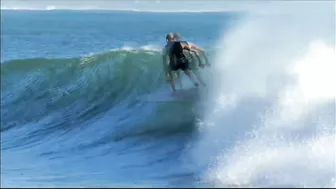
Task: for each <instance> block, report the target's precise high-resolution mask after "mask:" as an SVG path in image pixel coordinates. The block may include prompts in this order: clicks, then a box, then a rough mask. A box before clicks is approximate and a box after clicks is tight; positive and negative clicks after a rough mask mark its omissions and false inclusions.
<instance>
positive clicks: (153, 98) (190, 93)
mask: <svg viewBox="0 0 336 189" xmlns="http://www.w3.org/2000/svg"><path fill="white" fill-rule="evenodd" d="M198 94H199V89H198V88H189V89H180V90H176V92H175V93H174V94H173V93H172V92H171V91H165V92H157V93H152V94H148V95H145V96H142V97H141V99H142V100H144V101H148V102H171V101H180V100H189V99H192V98H194V97H197V95H198Z"/></svg>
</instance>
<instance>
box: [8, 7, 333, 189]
mask: <svg viewBox="0 0 336 189" xmlns="http://www.w3.org/2000/svg"><path fill="white" fill-rule="evenodd" d="M331 4H332V3H331ZM282 8H284V7H282ZM286 10H287V11H281V10H278V11H273V10H272V11H271V10H270V12H265V11H263V12H262V13H260V12H258V14H254V13H253V12H249V13H248V14H236V13H228V12H221V13H219V12H215V13H211V12H210V13H160V12H127V11H126V12H124V11H122V12H118V11H116V12H115V11H110V12H109V11H103V12H99V11H98V12H97V11H95V12H90V11H82V12H81V11H75V12H72V11H71V10H69V11H64V10H60V11H57V10H51V11H23V10H21V11H15V10H2V13H3V16H2V18H1V20H2V28H3V29H2V33H1V40H2V48H1V60H2V61H1V186H2V187H78V186H79V187H134V186H135V187H336V180H335V179H336V178H335V177H336V157H335V156H336V127H335V119H336V116H335V115H336V114H335V108H336V105H335V96H336V89H335V87H334V86H335V81H336V76H335V75H336V74H335V70H336V64H335V62H336V52H335V11H334V10H333V9H332V8H330V9H323V11H322V12H321V11H317V10H316V11H311V12H309V11H307V10H304V9H303V8H302V11H300V10H297V9H293V10H295V11H292V10H291V11H288V9H286ZM171 17H173V18H175V19H171ZM83 18H85V19H83ZM136 18H137V19H136ZM177 18H181V20H180V21H179V22H178V23H175V25H173V22H172V20H176V19H177ZM195 18H197V21H198V22H196V21H195ZM186 22H187V23H189V24H188V25H187V26H186V25H185V24H184V23H186ZM125 23H128V24H127V25H125ZM153 25H155V26H156V27H150V26H153ZM59 26H62V27H59ZM22 27H24V28H25V30H22ZM205 27H207V31H205V30H201V29H200V28H205ZM116 28H117V29H116ZM121 31H122V32H121ZM169 31H180V32H181V33H182V34H183V37H184V38H185V39H186V40H190V41H193V42H195V43H199V44H200V45H201V46H202V47H204V48H205V49H206V50H207V52H208V53H207V54H208V55H209V58H210V60H211V63H212V66H211V68H207V69H204V70H201V74H202V76H203V77H204V78H205V80H206V81H207V83H208V85H207V88H206V89H204V90H202V91H203V93H201V97H200V98H199V99H190V100H189V101H178V102H173V103H152V102H151V103H148V102H145V101H141V100H139V99H141V98H139V97H141V96H143V95H146V94H149V93H150V94H155V93H156V92H158V91H162V90H166V91H167V92H168V91H169V87H168V85H167V82H166V81H165V78H164V73H163V72H162V68H161V64H160V61H161V52H160V51H161V47H162V46H163V45H164V35H165V32H169ZM84 39H85V40H84ZM144 41H145V42H144ZM183 83H184V85H185V86H186V87H190V86H192V85H191V83H190V82H189V81H188V79H187V78H183Z"/></svg>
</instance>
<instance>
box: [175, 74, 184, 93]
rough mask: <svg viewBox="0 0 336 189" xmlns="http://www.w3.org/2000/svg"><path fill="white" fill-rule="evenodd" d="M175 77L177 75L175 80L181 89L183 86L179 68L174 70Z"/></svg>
mask: <svg viewBox="0 0 336 189" xmlns="http://www.w3.org/2000/svg"><path fill="white" fill-rule="evenodd" d="M176 77H177V81H178V84H179V86H180V89H182V88H183V86H182V78H181V74H180V70H177V71H176Z"/></svg>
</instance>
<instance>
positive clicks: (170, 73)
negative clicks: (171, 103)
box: [167, 71, 176, 92]
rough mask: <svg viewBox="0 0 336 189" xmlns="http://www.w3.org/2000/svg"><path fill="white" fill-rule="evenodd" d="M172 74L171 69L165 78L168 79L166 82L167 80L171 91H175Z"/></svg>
mask: <svg viewBox="0 0 336 189" xmlns="http://www.w3.org/2000/svg"><path fill="white" fill-rule="evenodd" d="M172 74H173V73H172V72H171V71H170V72H168V74H167V80H168V82H169V84H170V86H171V88H172V90H173V92H176V88H175V84H174V78H173V75H172Z"/></svg>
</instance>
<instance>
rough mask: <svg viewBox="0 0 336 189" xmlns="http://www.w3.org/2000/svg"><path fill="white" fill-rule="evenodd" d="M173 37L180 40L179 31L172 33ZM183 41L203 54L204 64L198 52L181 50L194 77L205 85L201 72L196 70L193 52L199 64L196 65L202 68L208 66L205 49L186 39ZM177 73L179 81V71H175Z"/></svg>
mask: <svg viewBox="0 0 336 189" xmlns="http://www.w3.org/2000/svg"><path fill="white" fill-rule="evenodd" d="M174 39H175V41H182V35H181V34H180V33H174ZM184 42H185V43H187V44H189V46H190V47H191V48H192V49H194V50H197V51H198V52H201V54H202V55H203V57H204V59H205V62H206V63H205V64H203V63H202V60H201V57H200V54H199V53H197V52H196V53H191V52H192V51H187V50H183V54H184V55H185V56H186V57H187V58H188V60H189V61H190V69H191V71H192V72H193V73H194V74H195V76H196V78H197V79H198V81H199V82H200V83H201V84H202V85H204V86H205V82H204V81H203V79H202V77H201V74H200V73H199V71H198V67H197V63H196V62H197V61H196V60H195V58H194V56H193V54H194V55H195V56H196V58H197V60H198V62H199V64H198V66H199V67H201V68H204V67H205V66H208V67H210V63H209V60H208V57H207V56H206V55H205V50H204V49H202V48H200V47H198V46H197V45H195V44H194V43H191V42H187V41H184ZM176 75H177V78H178V80H179V82H180V83H181V77H180V72H179V71H177V73H176Z"/></svg>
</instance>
